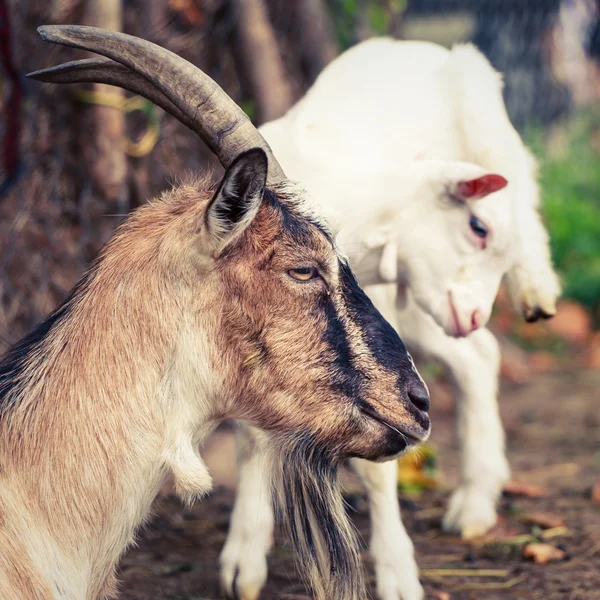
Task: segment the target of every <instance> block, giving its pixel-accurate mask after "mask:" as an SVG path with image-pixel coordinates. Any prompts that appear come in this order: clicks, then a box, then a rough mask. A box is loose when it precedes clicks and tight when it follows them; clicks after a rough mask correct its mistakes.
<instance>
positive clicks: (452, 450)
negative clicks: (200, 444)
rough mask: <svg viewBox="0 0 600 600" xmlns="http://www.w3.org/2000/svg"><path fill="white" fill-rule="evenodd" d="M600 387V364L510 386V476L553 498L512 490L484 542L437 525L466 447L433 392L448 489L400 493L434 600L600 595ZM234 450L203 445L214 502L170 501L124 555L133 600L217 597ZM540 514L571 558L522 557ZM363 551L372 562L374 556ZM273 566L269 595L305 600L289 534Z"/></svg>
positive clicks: (505, 398) (358, 496) (220, 442)
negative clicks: (593, 494) (593, 495)
mask: <svg viewBox="0 0 600 600" xmlns="http://www.w3.org/2000/svg"><path fill="white" fill-rule="evenodd" d="M599 388H600V371H578V372H563V373H553V374H549V375H545V376H543V377H542V376H540V377H537V378H536V379H534V380H532V381H531V382H529V383H528V384H526V385H520V386H514V385H510V386H509V385H505V386H504V387H503V389H502V393H501V411H502V417H503V421H504V424H505V427H506V431H507V443H508V452H509V459H510V462H511V466H512V469H513V478H514V479H515V480H519V481H525V482H528V483H532V484H536V485H538V486H541V487H542V488H543V489H544V490H545V494H544V495H543V496H542V497H539V498H530V497H521V496H505V497H504V498H503V499H502V501H501V505H500V514H501V517H500V522H499V525H498V527H497V528H496V529H497V530H496V531H495V532H494V533H493V534H492V535H491V537H490V538H489V539H488V540H487V543H484V542H485V540H484V542H479V543H471V544H469V543H464V542H462V541H461V540H459V539H457V538H455V537H452V536H448V535H446V534H444V533H443V532H442V531H441V529H440V521H441V516H442V514H443V509H444V507H445V504H446V502H447V499H448V495H449V491H450V490H451V489H452V487H453V486H454V485H455V484H456V481H457V464H458V445H457V440H456V432H455V427H454V407H453V405H452V402H450V401H449V399H448V398H447V397H444V394H441V395H440V398H439V401H437V400H436V395H435V394H433V410H432V413H433V414H432V418H433V425H434V429H433V435H432V441H433V443H434V444H436V446H437V448H438V451H439V461H440V466H441V471H442V473H443V477H444V486H443V487H444V489H443V490H436V491H432V492H424V493H423V494H422V495H420V496H419V497H416V498H415V497H410V498H408V497H401V499H400V502H401V505H402V508H403V516H404V522H405V523H406V525H407V527H408V530H409V533H410V534H411V536H412V539H413V540H414V542H415V546H416V550H417V558H418V562H419V566H420V568H421V569H422V570H423V571H424V573H423V575H422V581H423V583H424V585H425V589H426V591H427V597H428V598H444V597H445V596H444V595H443V594H442V595H441V596H440V595H439V594H440V592H446V593H448V594H450V596H449V597H450V598H451V599H452V600H467V599H469V600H471V599H477V600H496V599H497V600H504V599H508V598H532V599H540V600H541V599H544V600H558V599H561V600H562V599H565V600H595V599H600V504H594V503H592V501H591V500H590V489H591V488H592V486H593V484H594V482H595V481H596V479H597V478H598V476H599V475H600V410H599V408H598V401H599V400H600V396H599V392H598V390H599ZM234 453H235V449H234V443H233V440H232V434H231V432H230V431H228V430H226V429H225V430H223V431H220V432H217V433H216V434H215V437H214V438H213V439H212V441H211V443H210V444H209V446H208V447H207V448H206V451H205V452H203V456H204V457H205V459H206V460H207V462H208V463H209V466H210V468H211V471H212V473H213V475H214V476H215V479H216V481H217V482H218V483H219V485H218V486H217V487H216V489H215V492H214V493H213V494H212V495H211V497H210V498H208V499H207V500H205V501H204V502H203V503H201V504H198V505H196V506H195V507H194V508H192V509H191V510H187V509H184V508H182V506H181V505H180V504H179V502H178V501H177V500H176V499H175V498H173V497H172V496H167V497H164V498H163V499H162V500H161V501H160V502H159V503H158V505H157V508H156V516H155V517H154V519H153V520H151V521H150V523H149V524H148V526H147V527H146V528H145V530H144V531H143V532H142V534H141V536H140V541H139V545H138V547H137V548H135V549H133V550H131V551H130V552H129V553H128V554H127V555H126V556H125V558H124V559H123V561H122V565H121V580H122V587H121V589H122V594H121V597H122V598H123V599H124V600H150V599H152V600H155V599H156V600H175V599H177V600H209V599H217V598H219V597H220V595H219V585H218V556H219V552H220V550H221V547H222V545H223V542H224V540H225V536H226V533H227V527H228V518H229V513H230V510H231V505H232V501H233V490H232V487H233V485H234V484H235V466H234ZM347 487H348V489H349V490H350V493H349V496H348V499H349V502H350V504H351V505H353V506H356V507H357V512H355V513H354V514H352V518H353V519H354V521H355V523H356V525H357V527H358V528H359V530H360V532H361V535H362V536H363V538H364V539H368V537H369V523H368V515H367V513H366V503H365V500H364V496H363V495H362V493H361V492H360V490H359V489H358V488H356V486H355V482H354V481H353V480H352V479H349V480H348V485H347ZM353 490H355V491H353ZM534 512H535V513H538V512H543V513H551V514H552V515H556V516H557V517H559V520H560V519H564V524H565V527H566V529H565V530H562V531H563V534H562V535H557V536H556V537H552V538H551V539H549V540H548V541H549V542H550V543H552V544H553V545H554V546H557V547H559V548H561V549H562V550H564V551H565V552H566V558H565V559H564V560H562V561H560V562H554V563H549V564H546V565H542V564H540V565H538V564H534V563H533V562H531V561H530V560H528V559H525V558H523V551H522V546H520V545H518V544H516V543H514V542H515V540H514V537H515V536H517V535H521V534H529V533H533V534H536V535H539V532H540V530H539V529H536V528H532V526H531V525H527V524H525V523H524V522H523V520H524V516H525V515H527V514H530V513H534ZM554 531H558V532H560V531H561V530H554ZM507 538H508V539H507ZM364 555H365V561H366V562H367V565H368V556H367V552H365V553H364ZM269 567H270V572H269V579H268V583H267V586H266V588H265V590H264V593H263V595H262V598H263V599H264V600H269V599H279V600H301V599H305V600H308V598H309V596H308V595H307V592H306V590H305V589H304V588H303V586H302V584H301V583H300V581H299V579H298V577H297V576H296V573H295V569H294V562H293V555H292V552H291V548H290V547H289V545H286V544H284V543H283V540H281V538H280V539H279V540H278V543H277V545H276V547H275V548H274V549H273V551H272V553H271V556H270V560H269ZM368 568H369V573H370V577H371V582H372V575H371V574H372V570H371V568H370V565H368ZM433 569H436V570H440V569H461V570H463V573H462V574H460V575H449V574H448V573H447V572H445V573H444V572H442V573H441V574H440V573H439V572H438V573H431V572H430V571H431V570H433ZM465 569H494V570H499V571H500V572H499V573H497V574H496V576H494V577H491V576H486V577H480V576H465V575H464V570H465ZM445 598H448V597H447V596H446V597H445ZM332 600H341V599H332Z"/></svg>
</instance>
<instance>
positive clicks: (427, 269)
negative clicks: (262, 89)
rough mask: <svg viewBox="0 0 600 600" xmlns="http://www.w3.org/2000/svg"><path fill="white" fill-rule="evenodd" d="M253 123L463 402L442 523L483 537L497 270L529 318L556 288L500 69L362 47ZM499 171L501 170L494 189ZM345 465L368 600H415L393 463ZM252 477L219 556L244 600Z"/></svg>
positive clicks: (493, 415)
mask: <svg viewBox="0 0 600 600" xmlns="http://www.w3.org/2000/svg"><path fill="white" fill-rule="evenodd" d="M261 131H262V133H263V134H264V135H265V137H266V138H267V140H268V141H269V143H270V144H271V146H272V148H273V149H274V151H275V152H276V154H277V156H278V158H279V159H280V160H281V162H282V164H283V165H284V166H285V168H286V171H287V172H288V173H289V174H290V175H291V176H293V177H295V178H297V179H298V180H299V181H301V182H302V183H303V185H305V186H306V187H307V189H310V190H311V191H312V192H313V193H315V194H316V195H317V196H318V197H320V198H321V199H322V200H323V202H324V203H326V204H327V205H328V207H329V209H330V210H331V216H332V217H333V219H334V220H335V221H336V222H337V223H338V225H339V227H340V229H341V231H340V234H339V237H338V239H339V240H340V241H341V243H342V245H343V247H344V248H345V250H346V252H347V253H348V255H349V256H350V259H351V262H352V265H353V267H354V268H355V270H356V271H357V274H358V276H359V279H360V281H361V283H362V285H364V286H365V290H366V291H367V293H368V295H369V297H370V298H371V300H372V301H373V302H374V304H375V305H376V306H377V307H378V308H379V310H381V312H382V314H383V315H384V316H385V317H386V318H387V319H388V320H389V321H390V322H391V323H392V324H393V325H394V326H395V327H396V329H397V330H398V331H399V332H400V333H401V335H402V337H403V338H404V339H405V341H406V342H407V343H408V344H409V346H412V347H413V348H418V349H419V350H420V351H422V352H423V353H424V354H426V355H429V356H431V357H434V358H436V359H438V360H439V361H441V362H442V363H444V364H445V365H446V366H447V367H448V369H449V371H450V374H451V375H452V377H453V379H454V380H455V382H456V384H457V388H458V397H459V402H460V408H459V431H460V440H461V450H462V459H461V461H462V468H461V483H460V486H459V488H458V489H457V490H456V491H455V492H454V494H453V495H452V498H451V500H450V506H449V509H448V512H447V514H446V517H445V519H444V527H445V528H446V529H447V530H449V531H455V532H457V533H460V534H462V536H463V537H465V538H471V537H474V536H478V535H480V534H482V533H484V532H485V531H486V530H487V529H489V528H490V527H491V526H492V525H493V524H494V523H495V521H496V510H495V503H496V500H497V498H498V495H499V493H500V491H501V488H502V484H503V483H504V482H505V481H506V480H507V478H508V476H509V467H508V463H507V460H506V457H505V453H504V433H503V429H502V425H501V422H500V419H499V414H498V407H497V400H496V396H497V379H498V366H499V350H498V344H497V342H496V340H495V338H494V336H493V335H492V334H491V333H490V331H489V330H487V329H485V328H482V326H483V325H485V323H486V322H487V320H488V318H489V316H490V313H491V309H492V304H493V301H494V298H495V296H496V293H497V290H498V287H499V284H500V281H501V279H502V277H503V276H504V275H505V274H506V275H507V281H508V285H509V289H510V292H511V295H512V298H513V300H514V303H515V305H516V306H517V307H518V308H519V309H520V310H522V312H523V314H524V315H525V317H526V318H527V319H528V320H536V319H537V318H539V317H549V316H551V315H552V314H554V312H555V301H556V298H557V295H558V293H559V284H558V280H557V277H556V275H555V273H554V272H553V270H552V264H551V260H550V254H549V248H548V236H547V234H546V231H545V229H544V227H543V225H542V222H541V220H540V216H539V214H538V212H537V207H538V188H537V184H536V179H535V177H536V175H535V164H534V161H533V159H532V157H531V155H530V154H529V152H528V151H527V149H526V148H525V146H524V145H523V143H522V141H521V139H520V137H519V135H518V134H517V132H516V131H515V130H514V128H513V127H512V125H511V123H510V121H509V119H508V117H507V114H506V110H505V107H504V103H503V100H502V84H501V78H500V76H499V74H498V73H496V72H495V71H494V70H493V69H492V68H491V66H490V65H489V63H488V61H487V60H486V59H485V58H484V57H483V56H482V55H481V53H480V52H479V51H478V50H476V49H475V48H474V47H473V46H470V45H465V46H457V47H455V48H454V49H452V50H451V51H448V50H446V49H444V48H442V47H440V46H437V45H434V44H430V43H422V42H397V41H393V40H389V39H375V40H370V41H367V42H364V43H362V44H360V45H358V46H356V47H354V48H353V49H351V50H349V51H348V52H346V53H345V54H343V55H342V56H340V57H339V58H338V59H336V60H335V61H334V62H333V63H331V64H330V65H329V66H328V67H327V68H326V69H325V71H324V72H323V73H322V74H321V76H320V77H319V78H318V79H317V81H316V83H315V84H314V86H313V87H312V88H311V89H310V90H309V92H308V93H307V95H306V96H305V98H303V99H302V100H301V101H300V102H299V103H298V104H297V105H296V106H295V107H294V108H292V109H291V110H290V111H289V113H288V114H287V115H285V116H284V117H283V118H281V119H279V120H277V121H274V122H272V123H268V124H266V125H264V126H263V127H262V128H261ZM463 161H468V162H463ZM494 173H501V174H502V175H503V176H505V177H506V178H507V179H508V182H509V183H508V186H507V187H506V188H505V189H503V188H504V186H505V185H506V180H504V178H503V177H500V176H498V175H495V174H494ZM490 192H495V193H493V194H490ZM488 194H489V195H488ZM365 198H370V200H369V201H367V202H365ZM467 334H470V335H469V336H468V337H463V336H466V335H467ZM458 337H463V339H456V338H458ZM352 467H353V468H354V469H355V470H356V471H357V472H358V474H359V475H360V476H361V478H362V480H363V481H364V484H365V487H366V489H367V492H368V495H369V498H370V507H371V520H372V538H371V553H372V555H373V558H374V563H375V569H376V575H377V591H378V594H379V597H380V598H381V600H399V599H400V598H402V599H403V600H418V599H420V598H422V596H423V590H422V587H421V585H420V583H419V579H418V569H417V566H416V563H415V560H414V557H413V546H412V543H411V541H410V539H409V538H408V536H407V533H406V531H405V529H404V527H403V525H402V522H401V520H400V514H399V508H398V502H397V496H396V467H395V465H394V464H390V463H388V464H375V463H368V462H365V461H360V460H353V461H352ZM262 470H264V467H263V466H262V465H261V464H260V462H259V461H257V460H251V459H250V458H249V457H246V458H245V459H244V460H243V462H242V469H241V473H240V480H239V491H238V497H237V500H236V505H235V508H234V512H233V516H232V521H231V529H230V535H229V538H228V540H227V543H226V545H225V548H224V550H223V553H222V555H221V564H222V585H223V588H224V590H225V592H226V593H227V594H228V595H229V596H233V595H234V594H235V593H237V594H238V595H239V597H240V598H242V599H243V600H254V599H255V598H256V597H257V596H258V594H259V592H260V589H261V587H262V585H263V583H264V580H265V577H266V560H265V556H266V553H267V551H268V549H269V544H270V540H271V530H272V515H271V513H270V510H269V507H268V506H267V505H266V504H265V502H264V501H263V500H262V498H263V497H264V492H263V491H262V489H261V485H260V481H261V479H260V477H258V473H260V472H261V471H262Z"/></svg>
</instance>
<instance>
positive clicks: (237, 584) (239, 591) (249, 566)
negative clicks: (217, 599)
mask: <svg viewBox="0 0 600 600" xmlns="http://www.w3.org/2000/svg"><path fill="white" fill-rule="evenodd" d="M240 550H241V551H242V552H241V553H240V554H238V555H237V556H235V557H234V556H233V554H229V553H227V554H226V553H225V552H223V554H222V555H221V561H220V562H221V593H222V595H223V596H224V597H225V598H227V599H228V600H258V597H259V596H260V592H261V590H262V588H263V586H264V584H265V581H266V579H267V561H266V558H265V557H264V556H263V557H260V556H257V554H260V552H257V551H256V549H249V548H240ZM246 551H248V552H246ZM252 556H253V558H251V557H252Z"/></svg>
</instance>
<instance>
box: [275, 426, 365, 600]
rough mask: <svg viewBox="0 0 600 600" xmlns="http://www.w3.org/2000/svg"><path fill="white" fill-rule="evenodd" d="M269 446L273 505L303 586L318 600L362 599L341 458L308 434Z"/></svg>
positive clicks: (360, 566)
mask: <svg viewBox="0 0 600 600" xmlns="http://www.w3.org/2000/svg"><path fill="white" fill-rule="evenodd" d="M273 442H275V443H273ZM269 446H270V451H271V452H270V454H271V456H270V458H271V462H272V466H273V469H272V473H273V482H272V483H273V487H274V491H275V493H274V500H275V506H276V508H277V509H278V513H279V514H280V515H281V516H282V517H283V519H282V520H283V523H284V525H285V528H286V529H287V532H288V534H289V536H290V538H291V539H292V541H293V543H294V546H295V548H296V553H297V561H298V565H299V570H300V573H301V575H302V577H303V578H304V580H305V582H306V583H307V585H308V586H309V587H310V588H311V589H312V591H313V593H314V595H315V598H317V600H331V599H333V598H335V599H338V598H339V599H340V600H342V599H343V600H362V599H364V598H365V597H366V593H365V588H364V581H363V571H362V564H361V560H360V555H359V552H358V548H359V545H358V539H357V535H356V530H355V529H354V526H353V525H352V523H351V521H350V519H349V518H348V516H347V514H346V510H345V508H344V501H343V497H342V492H341V486H340V483H339V478H338V469H339V465H340V462H341V460H342V459H341V458H337V457H336V454H335V453H333V452H331V451H329V450H328V449H327V448H325V447H323V446H322V445H321V444H318V443H317V442H316V441H315V440H314V439H313V438H312V436H307V435H302V436H293V437H291V438H287V439H281V438H280V439H276V440H274V439H271V444H269Z"/></svg>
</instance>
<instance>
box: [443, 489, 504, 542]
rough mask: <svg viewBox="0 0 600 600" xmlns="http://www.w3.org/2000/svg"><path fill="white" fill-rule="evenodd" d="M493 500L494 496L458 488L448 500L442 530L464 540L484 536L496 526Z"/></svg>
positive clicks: (479, 491) (476, 490)
mask: <svg viewBox="0 0 600 600" xmlns="http://www.w3.org/2000/svg"><path fill="white" fill-rule="evenodd" d="M495 500H496V494H493V495H490V494H489V493H486V492H485V491H481V490H478V489H476V488H474V487H471V486H469V487H459V488H458V489H457V490H455V492H454V493H453V494H452V497H451V498H450V505H449V507H448V511H447V512H446V516H445V517H444V523H443V527H444V530H445V531H449V532H452V533H458V534H459V535H460V536H461V537H462V538H463V539H466V540H470V539H473V538H476V537H480V536H482V535H484V534H485V533H487V532H488V531H489V530H490V529H491V528H492V527H493V526H494V525H495V524H496V520H497V515H496V502H495Z"/></svg>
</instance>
